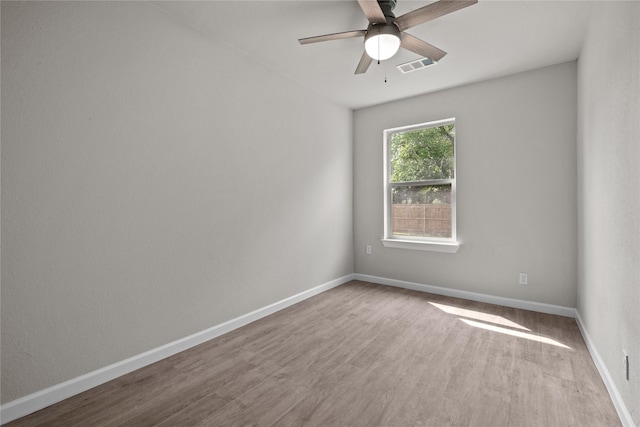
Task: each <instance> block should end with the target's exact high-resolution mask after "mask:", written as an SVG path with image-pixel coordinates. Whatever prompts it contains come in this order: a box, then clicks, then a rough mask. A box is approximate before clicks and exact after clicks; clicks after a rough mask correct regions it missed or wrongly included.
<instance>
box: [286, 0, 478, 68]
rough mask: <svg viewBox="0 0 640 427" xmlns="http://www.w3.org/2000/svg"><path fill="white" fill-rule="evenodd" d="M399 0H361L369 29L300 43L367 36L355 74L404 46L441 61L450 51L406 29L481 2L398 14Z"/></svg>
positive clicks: (451, 1)
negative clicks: (423, 39)
mask: <svg viewBox="0 0 640 427" xmlns="http://www.w3.org/2000/svg"><path fill="white" fill-rule="evenodd" d="M396 1H397V0H377V1H376V0H358V4H359V5H360V8H361V9H362V11H363V12H364V14H365V16H366V17H367V19H368V20H369V26H368V27H367V29H366V30H355V31H345V32H342V33H333V34H325V35H322V36H315V37H307V38H302V39H298V41H299V42H300V44H309V43H318V42H324V41H328V40H339V39H347V38H353V37H362V36H364V47H365V51H364V53H363V54H362V58H360V62H359V63H358V66H357V67H356V72H355V74H363V73H365V72H366V71H367V69H368V68H369V65H370V64H371V62H372V61H373V60H374V59H375V60H377V61H383V60H385V59H389V58H391V57H392V56H393V55H395V54H396V52H397V51H398V49H399V48H401V47H402V48H404V49H407V50H410V51H411V52H414V53H417V54H418V55H421V56H423V57H425V58H429V59H431V60H433V61H439V60H440V59H442V57H443V56H445V55H446V54H447V52H445V51H443V50H441V49H438V48H437V47H435V46H433V45H431V44H429V43H427V42H425V41H422V40H420V39H419V38H417V37H414V36H412V35H411V34H408V33H406V32H405V30H408V29H409V28H412V27H415V26H416V25H420V24H423V23H425V22H427V21H431V20H433V19H436V18H438V17H440V16H443V15H446V14H448V13H451V12H455V11H456V10H459V9H462V8H465V7H467V6H471V5H473V4H476V3H477V2H478V0H440V1H437V2H435V3H431V4H428V5H426V6H424V7H421V8H419V9H416V10H414V11H411V12H408V13H405V14H404V15H402V16H399V17H397V18H396V16H395V15H394V14H393V9H394V8H395V6H396Z"/></svg>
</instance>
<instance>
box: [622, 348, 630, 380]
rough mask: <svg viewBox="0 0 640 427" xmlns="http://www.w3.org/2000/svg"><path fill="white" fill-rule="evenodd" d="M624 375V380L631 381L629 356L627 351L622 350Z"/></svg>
mask: <svg viewBox="0 0 640 427" xmlns="http://www.w3.org/2000/svg"><path fill="white" fill-rule="evenodd" d="M622 374H623V375H624V379H625V380H627V381H629V355H628V354H627V352H626V351H625V350H622Z"/></svg>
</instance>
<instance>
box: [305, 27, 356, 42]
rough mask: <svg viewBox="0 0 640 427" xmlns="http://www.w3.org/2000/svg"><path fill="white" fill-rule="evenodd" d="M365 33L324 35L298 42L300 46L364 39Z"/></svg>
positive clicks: (346, 32)
mask: <svg viewBox="0 0 640 427" xmlns="http://www.w3.org/2000/svg"><path fill="white" fill-rule="evenodd" d="M366 33H367V31H366V30H356V31H344V32H342V33H333V34H325V35H323V36H315V37H306V38H304V39H298V41H299V42H300V44H309V43H318V42H326V41H329V40H339V39H349V38H352V37H364V35H365V34H366Z"/></svg>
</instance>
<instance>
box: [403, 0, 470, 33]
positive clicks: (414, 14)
mask: <svg viewBox="0 0 640 427" xmlns="http://www.w3.org/2000/svg"><path fill="white" fill-rule="evenodd" d="M476 3H478V0H440V1H437V2H435V3H431V4H428V5H426V6H424V7H421V8H419V9H416V10H413V11H411V12H408V13H405V14H404V15H402V16H399V17H397V18H396V19H395V21H394V22H395V23H396V25H397V26H398V28H400V30H401V31H404V30H407V29H409V28H411V27H415V26H416V25H419V24H422V23H425V22H427V21H431V20H433V19H436V18H438V17H440V16H443V15H446V14H448V13H451V12H455V11H456V10H460V9H463V8H465V7H467V6H471V5H474V4H476Z"/></svg>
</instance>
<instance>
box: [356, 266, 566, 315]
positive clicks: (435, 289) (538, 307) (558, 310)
mask: <svg viewBox="0 0 640 427" xmlns="http://www.w3.org/2000/svg"><path fill="white" fill-rule="evenodd" d="M354 279H356V280H362V281H364V282H371V283H378V284H380V285H388V286H395V287H397V288H403V289H411V290H413V291H420V292H428V293H430V294H436V295H444V296H448V297H454V298H462V299H468V300H471V301H479V302H486V303H488V304H496V305H503V306H505V307H513V308H520V309H523V310H530V311H537V312H539V313H547V314H557V315H559V316H565V317H576V309H575V308H572V307H563V306H560V305H552V304H545V303H542V302H533V301H524V300H518V299H512V298H503V297H498V296H494V295H486V294H480V293H476V292H468V291H461V290H458V289H450V288H441V287H439V286H431V285H423V284H420V283H414V282H406V281H403V280H395V279H387V278H384V277H377V276H369V275H366V274H358V273H356V274H354Z"/></svg>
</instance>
